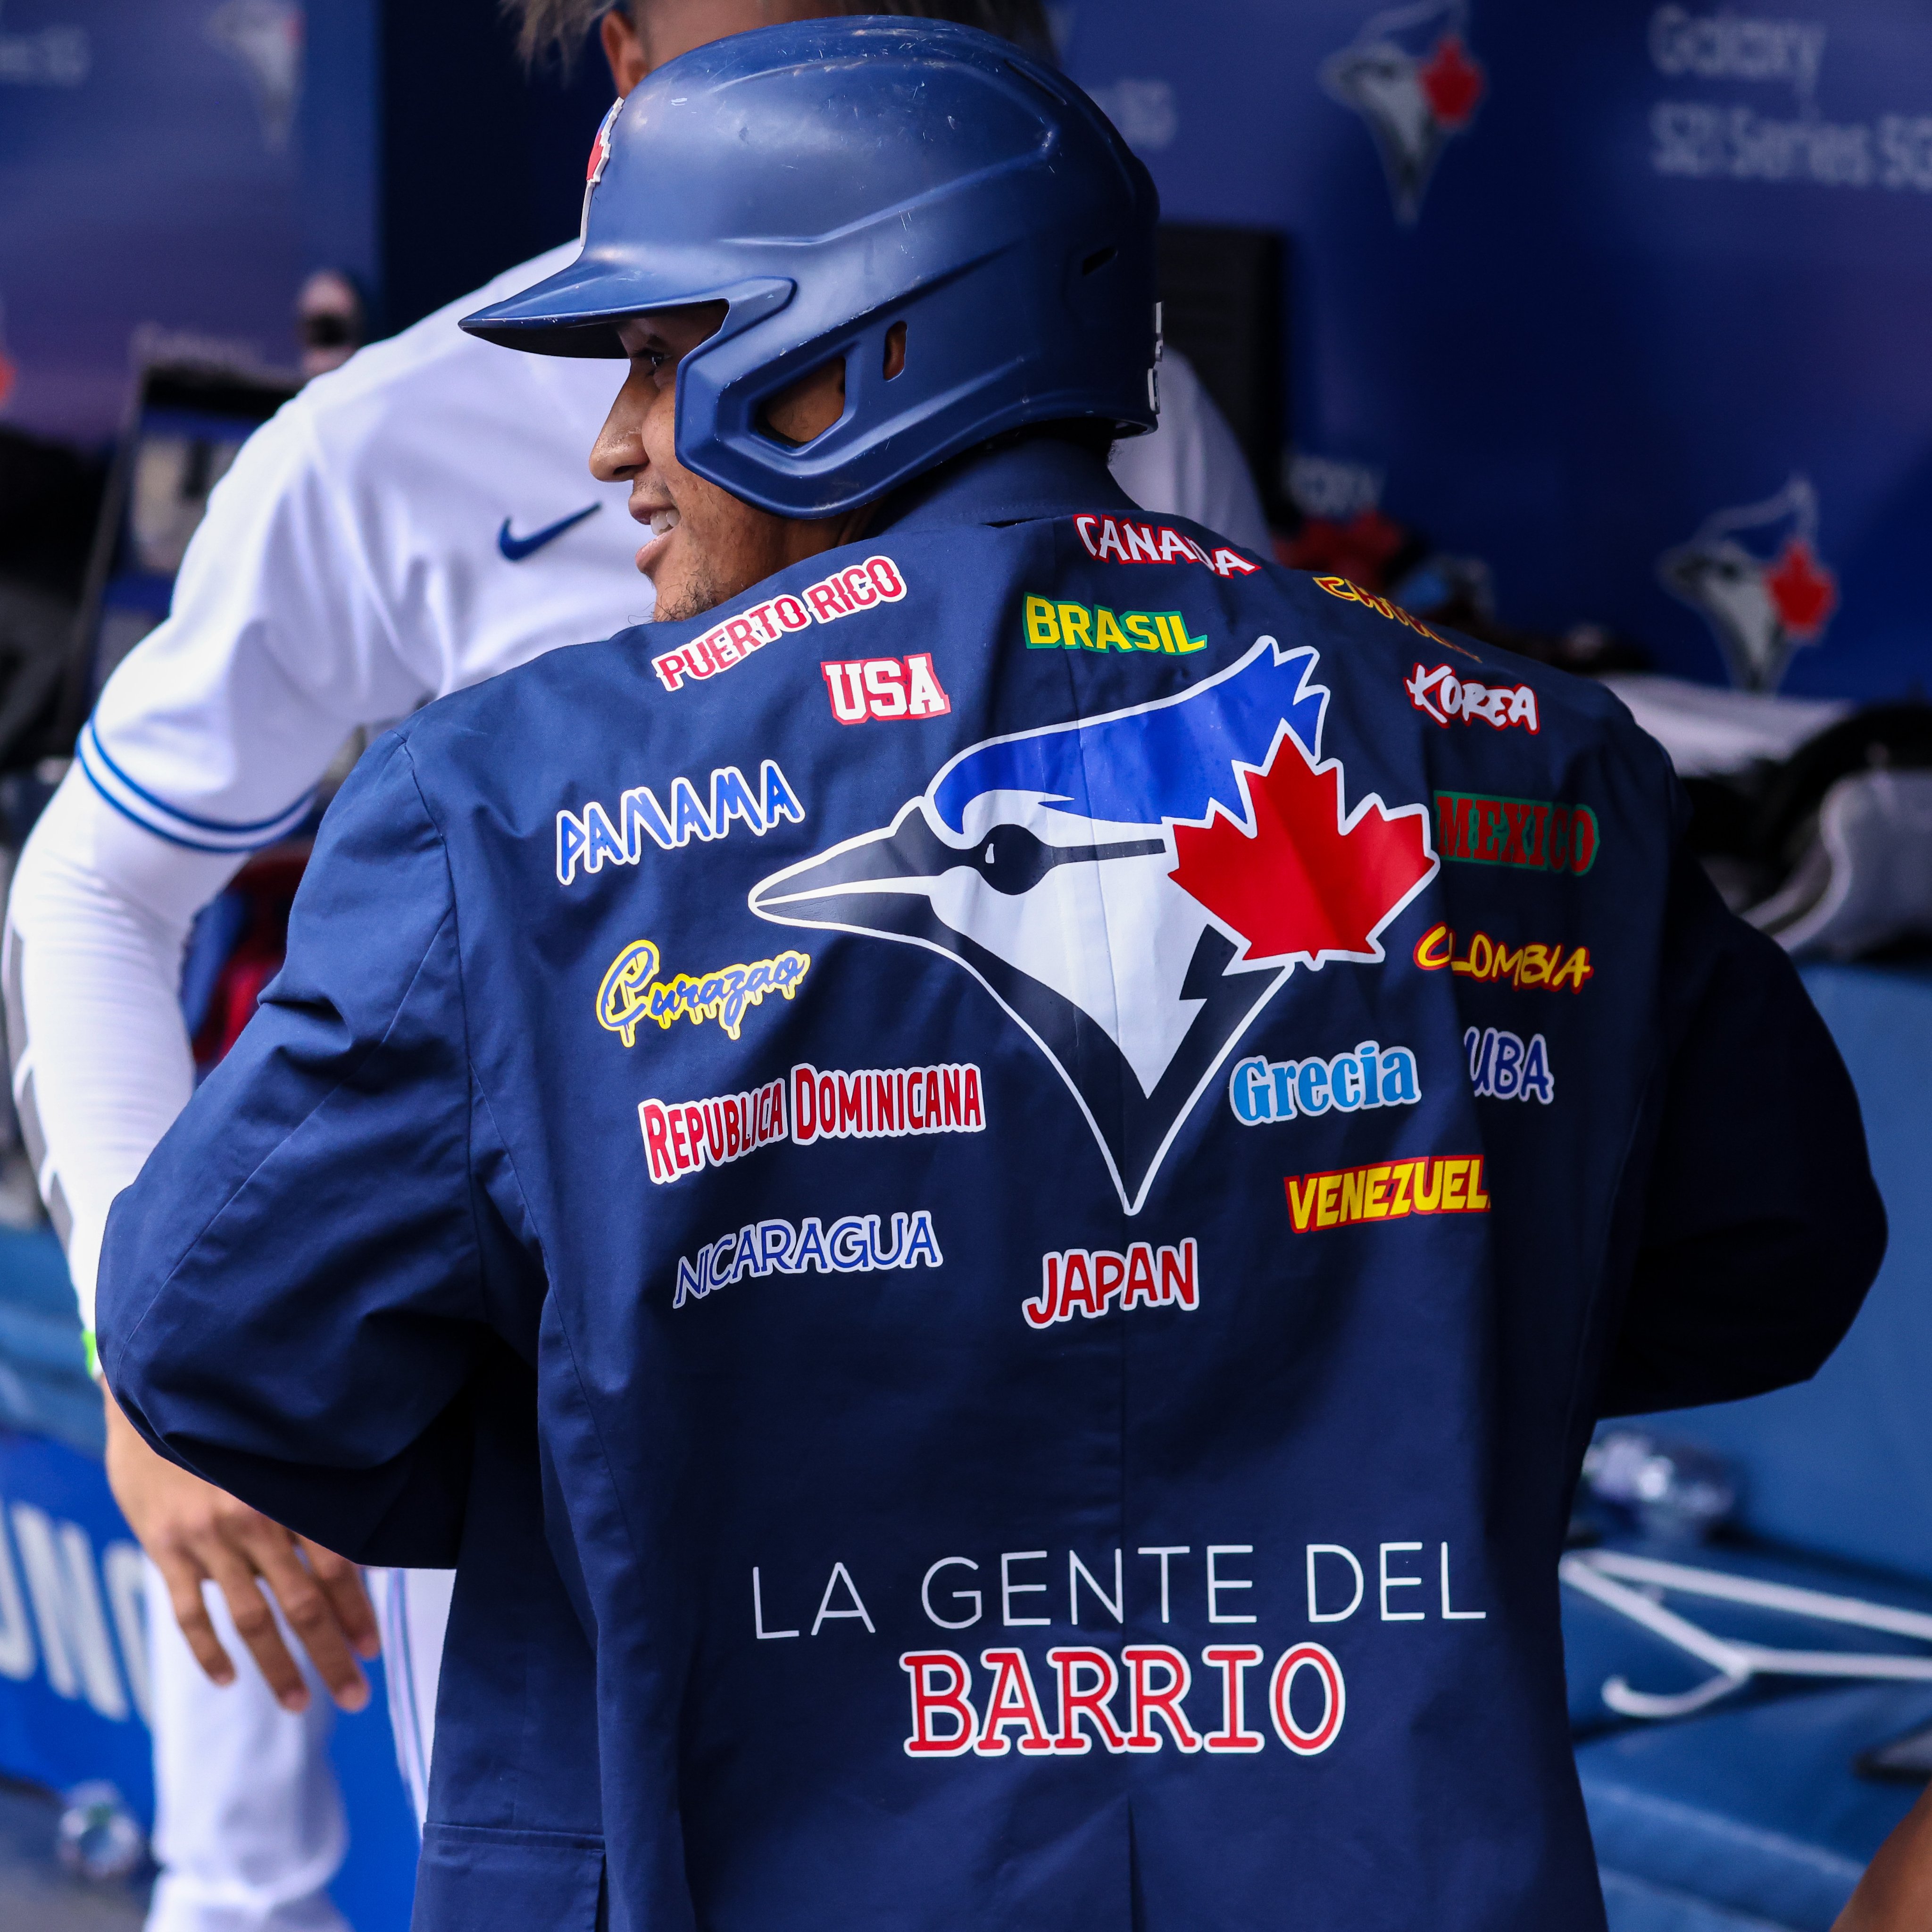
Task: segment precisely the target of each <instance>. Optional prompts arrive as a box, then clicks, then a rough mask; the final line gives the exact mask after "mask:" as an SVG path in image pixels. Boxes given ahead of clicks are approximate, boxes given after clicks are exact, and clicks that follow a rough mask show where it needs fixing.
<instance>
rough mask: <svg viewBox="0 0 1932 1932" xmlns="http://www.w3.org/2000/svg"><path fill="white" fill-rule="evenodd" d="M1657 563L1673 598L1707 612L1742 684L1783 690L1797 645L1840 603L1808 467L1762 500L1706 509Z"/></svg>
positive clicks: (1818, 631)
mask: <svg viewBox="0 0 1932 1932" xmlns="http://www.w3.org/2000/svg"><path fill="white" fill-rule="evenodd" d="M1747 535H1748V536H1750V537H1751V538H1752V539H1753V542H1752V544H1751V546H1750V547H1747V546H1746V545H1745V544H1744V543H1743V542H1742V541H1740V538H1743V537H1745V536H1747ZM1657 568H1658V576H1659V577H1661V578H1662V580H1663V582H1664V588H1665V589H1667V590H1668V591H1669V592H1670V594H1671V595H1673V597H1679V598H1682V599H1683V601H1685V603H1686V604H1689V605H1690V606H1691V608H1692V609H1693V610H1697V611H1700V612H1701V613H1703V617H1704V620H1705V622H1706V623H1708V624H1709V625H1710V627H1711V630H1712V634H1713V635H1714V636H1715V637H1716V639H1717V640H1718V649H1720V650H1721V651H1722V652H1723V653H1724V664H1725V667H1726V669H1727V670H1729V671H1730V674H1731V682H1732V683H1733V684H1734V685H1736V686H1737V687H1738V688H1739V689H1740V690H1742V691H1775V690H1776V689H1777V688H1778V685H1780V684H1781V682H1783V681H1784V673H1785V672H1786V670H1787V669H1788V668H1789V667H1790V663H1791V657H1792V653H1793V652H1794V651H1796V649H1798V648H1799V646H1801V645H1803V644H1815V643H1817V642H1818V641H1819V640H1820V638H1821V637H1823V635H1824V634H1825V626H1826V624H1827V623H1829V622H1830V620H1831V616H1832V611H1833V610H1834V609H1835V607H1836V606H1837V604H1838V578H1837V577H1835V575H1833V574H1832V571H1830V569H1829V568H1827V567H1826V565H1825V564H1823V562H1820V559H1819V556H1818V496H1817V491H1815V490H1814V489H1813V488H1812V487H1811V483H1810V481H1808V479H1807V478H1805V477H1802V476H1793V478H1790V481H1787V483H1786V484H1785V486H1784V488H1783V489H1782V490H1779V492H1778V494H1777V495H1776V496H1772V497H1768V498H1767V499H1766V500H1765V501H1764V502H1762V503H1747V504H1745V505H1743V506H1742V508H1738V509H1733V510H1720V511H1718V512H1717V514H1715V516H1711V517H1706V519H1705V520H1704V524H1703V528H1702V529H1700V530H1699V531H1698V532H1697V535H1695V536H1694V537H1693V538H1691V541H1689V542H1688V543H1687V544H1679V545H1678V546H1677V547H1676V548H1675V549H1673V550H1666V551H1665V552H1664V555H1663V556H1661V558H1659V559H1658V566H1657Z"/></svg>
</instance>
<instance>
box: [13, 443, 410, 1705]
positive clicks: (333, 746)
mask: <svg viewBox="0 0 1932 1932" xmlns="http://www.w3.org/2000/svg"><path fill="white" fill-rule="evenodd" d="M336 480H337V479H335V478H332V477H331V476H329V475H328V474H327V473H326V465H325V463H324V461H323V458H322V455H321V453H320V450H319V449H318V448H317V446H316V444H315V443H314V436H313V431H312V426H311V425H310V424H309V422H308V419H307V418H306V416H305V415H304V414H303V413H302V410H301V408H300V407H299V405H298V406H296V407H292V408H291V409H290V410H284V412H283V413H282V414H281V416H278V417H277V418H276V419H275V421H274V422H272V423H271V424H269V425H267V426H266V428H263V429H262V430H260V431H258V432H257V434H256V435H255V436H254V437H251V439H250V440H249V442H248V445H247V446H246V447H245V449H243V451H242V454H241V455H240V457H239V459H238V460H237V461H236V464H235V466H234V467H233V469H231V471H230V472H229V475H227V476H226V478H223V481H222V482H221V483H220V485H218V486H217V488H216V490H215V491H214V494H213V496H212V498H211V500H210V502H209V505H208V514H207V516H206V517H205V519H204V520H203V522H202V526H201V528H200V529H199V531H198V532H196V536H195V538H194V541H193V543H192V544H190V546H189V549H188V553H187V557H186V559H184V562H183V565H182V568H181V575H180V578H179V580H178V583H177V585H176V588H175V597H174V602H173V608H172V613H171V614H170V616H169V619H168V620H167V622H166V623H164V624H163V625H162V626H161V627H160V629H158V630H157V631H155V632H154V633H153V634H151V636H150V637H148V638H147V639H145V640H144V641H143V642H142V644H141V645H140V646H138V647H137V648H136V650H135V651H134V652H133V654H132V655H130V657H129V658H127V661H126V662H125V663H124V664H122V665H121V667H120V669H119V670H118V671H117V672H116V673H115V676H113V679H111V680H110V682H109V684H108V686H107V689H106V691H104V692H103V694H102V697H101V703H100V704H99V706H98V708H97V710H96V712H95V716H94V717H93V718H92V719H91V720H90V721H89V726H88V728H87V730H86V732H85V733H83V738H82V742H81V745H80V757H79V758H78V760H77V763H76V764H75V766H74V768H73V769H72V770H71V772H69V774H68V777H67V778H66V780H65V781H64V782H63V784H62V787H61V788H60V790H59V791H58V793H56V794H55V798H54V799H53V801H52V803H51V804H50V805H49V807H48V808H47V810H46V811H45V812H44V813H43V814H42V816H41V818H40V822H39V823H38V825H37V826H36V827H35V829H34V833H33V835H32V837H31V838H30V839H29V840H28V844H27V847H26V850H25V851H24V853H23V854H22V857H21V861H20V867H19V868H18V871H17V874H16V878H15V882H14V887H13V893H12V896H11V898H10V901H9V903H8V907H7V932H6V939H5V968H4V983H5V995H6V1007H7V1033H8V1037H9V1045H10V1052H11V1058H12V1063H13V1084H14V1092H15V1095H16V1099H17V1104H18V1106H19V1111H20V1118H21V1122H22V1125H23V1130H24V1133H25V1137H26V1141H27V1144H28V1150H29V1152H30V1154H31V1157H32V1159H33V1161H34V1166H35V1169H36V1173H37V1179H38V1181H39V1184H40V1190H41V1193H42V1196H43V1199H45V1200H46V1202H47V1205H48V1208H49V1212H50V1213H51V1214H52V1217H53V1220H54V1223H55V1228H56V1229H57V1231H58V1233H59V1235H60V1236H61V1239H62V1244H63V1245H64V1246H65V1248H66V1250H67V1254H68V1268H69V1271H70V1272H71V1274H72V1276H73V1278H74V1286H75V1289H76V1292H77V1295H78V1296H79V1298H80V1304H81V1314H82V1320H83V1325H85V1326H86V1327H87V1328H89V1330H90V1331H91V1329H92V1322H93V1304H94V1278H95V1262H96V1258H97V1256H98V1252H99V1249H100V1244H101V1230H102V1229H103V1227H104V1225H105V1223H106V1220H107V1211H108V1208H109V1206H110V1203H111V1202H113V1199H114V1197H115V1195H116V1194H117V1193H118V1192H119V1191H120V1190H121V1188H122V1187H125V1186H126V1185H127V1183H128V1182H129V1181H131V1180H132V1179H133V1177H134V1175H136V1173H137V1172H139V1169H140V1166H141V1163H142V1161H143V1160H145V1158H146V1157H147V1156H148V1154H149V1153H150V1152H151V1151H152V1149H153V1148H154V1145H155V1143H156V1142H157V1141H158V1140H159V1139H160V1137H161V1136H162V1134H163V1133H164V1132H165V1131H166V1129H167V1127H168V1125H169V1123H170V1122H171V1121H172V1120H173V1118H175V1115H176V1114H177V1113H178V1112H179V1111H180V1109H181V1106H182V1105H183V1104H184V1103H185V1101H186V1100H187V1097H188V1095H189V1094H190V1091H192V1088H193V1065H192V1061H191V1058H190V1051H189V1046H188V1042H187V1034H186V1030H185V1028H184V1025H183V1022H182V1019H181V1011H180V1006H179V987H180V979H181V954H182V949H183V947H184V942H185V940H186V938H187V932H188V929H189V926H190V923H191V922H192V920H193V916H194V915H195V913H196V912H197V911H199V910H200V908H201V907H202V906H203V905H205V904H206V903H207V902H208V900H209V899H210V898H212V897H213V896H214V894H215V893H217V892H219V891H220V889H221V887H222V886H223V884H225V883H226V881H227V880H228V878H229V876H230V875H231V874H233V871H235V869H236V868H237V867H238V866H239V865H240V864H241V863H242V861H243V859H245V857H246V856H247V855H248V853H249V852H250V851H251V850H254V849H255V848H256V847H259V846H260V845H261V844H264V843H266V842H269V841H272V840H273V839H275V838H277V837H278V836H281V835H284V834H285V833H286V832H289V831H290V830H293V829H294V828H295V827H296V826H297V825H299V823H300V822H301V820H302V817H303V815H304V814H305V812H306V811H308V808H309V802H310V799H311V795H312V793H313V790H314V784H315V782H316V781H317V778H319V777H320V775H321V773H322V772H323V769H324V768H325V767H326V765H327V764H328V763H329V760H330V759H331V757H332V756H333V755H334V754H335V751H336V750H337V748H338V746H339V745H341V742H342V741H343V739H344V736H345V735H346V733H347V730H348V729H349V727H350V725H351V724H353V723H354V722H356V721H362V720H364V719H367V718H372V717H380V716H384V715H399V714H400V713H401V712H404V711H406V710H407V709H410V706H412V705H413V703H415V702H416V700H417V699H418V698H419V697H420V696H421V695H422V693H421V691H419V689H417V688H416V685H415V683H414V682H413V679H412V677H411V676H410V673H409V671H408V669H407V667H406V666H404V665H403V664H401V660H400V657H399V655H398V653H397V652H395V649H394V648H393V645H392V640H391V639H390V638H389V635H388V632H387V630H386V624H385V620H384V619H383V613H382V612H381V611H380V609H379V608H378V607H377V604H376V602H375V600H374V598H372V597H371V595H369V593H368V589H367V587H366V586H367V578H366V575H365V573H364V571H362V568H361V565H360V562H359V551H358V549H357V547H356V532H355V530H354V529H353V528H352V527H351V526H350V524H349V523H348V522H347V517H346V514H345V511H344V507H343V505H344V493H343V492H342V491H341V490H340V489H339V488H338V487H336ZM107 1450H108V1454H107V1467H108V1475H109V1479H110V1482H111V1483H112V1484H113V1488H114V1491H115V1496H116V1499H117V1500H118V1502H120V1504H121V1508H122V1510H123V1511H124V1513H125V1514H126V1515H127V1518H128V1520H129V1523H130V1526H132V1527H133V1530H134V1532H135V1535H136V1537H137V1538H139V1540H140V1541H141V1544H142V1547H143V1548H144V1549H145V1550H146V1551H147V1552H148V1555H149V1556H151V1557H152V1558H153V1559H154V1561H155V1562H156V1564H157V1565H158V1567H159V1568H160V1571H161V1573H162V1575H163V1577H164V1579H165V1580H166V1583H167V1585H168V1589H169V1596H170V1599H171V1601H172V1604H173V1606H174V1608H175V1612H176V1614H177V1616H178V1618H179V1619H180V1620H181V1623H182V1626H183V1628H184V1631H185V1633H186V1634H187V1638H188V1641H189V1643H190V1646H191V1647H192V1648H193V1651H194V1652H195V1655H196V1657H197V1658H199V1660H200V1661H201V1663H202V1667H204V1668H205V1670H208V1673H209V1674H210V1675H211V1676H213V1677H214V1678H215V1679H216V1681H217V1682H226V1681H227V1680H228V1679H229V1677H230V1676H232V1674H233V1662H232V1661H231V1660H230V1659H229V1658H228V1657H227V1655H226V1653H225V1652H223V1649H222V1647H221V1646H220V1643H218V1642H217V1640H216V1638H215V1636H214V1629H213V1626H212V1625H211V1622H210V1621H209V1619H208V1615H207V1612H206V1609H205V1605H204V1604H203V1601H202V1592H201V1585H202V1581H203V1580H204V1579H207V1578H214V1579H217V1580H220V1581H221V1582H222V1583H223V1586H224V1589H226V1594H227V1595H228V1598H229V1607H230V1609H231V1610H232V1611H233V1613H234V1616H235V1619H236V1624H237V1626H238V1628H239V1629H240V1630H241V1631H242V1633H243V1634H244V1636H245V1639H246V1640H247V1641H248V1643H249V1645H250V1647H251V1650H252V1651H253V1652H254V1655H255V1656H256V1658H257V1661H258V1662H259V1663H260V1665H261V1667H262V1668H263V1672H264V1673H265V1674H266V1676H267V1677H268V1678H269V1682H271V1684H272V1685H273V1686H274V1688H275V1690H276V1691H277V1693H278V1695H279V1696H281V1697H282V1698H283V1700H284V1702H285V1703H288V1704H290V1705H291V1706H300V1705H301V1704H302V1703H304V1702H305V1701H306V1699H307V1695H308V1693H307V1691H306V1690H305V1688H304V1686H303V1682H302V1674H301V1673H300V1671H299V1670H298V1669H297V1668H296V1666H295V1664H294V1663H293V1661H292V1659H291V1658H290V1657H289V1655H288V1654H287V1650H286V1649H285V1648H284V1645H283V1643H282V1640H281V1636H280V1635H279V1634H278V1631H277V1628H276V1625H275V1619H274V1618H273V1617H272V1616H271V1615H270V1614H269V1609H268V1606H267V1604H266V1602H265V1601H264V1599H263V1587H264V1586H266V1588H267V1589H269V1591H270V1592H272V1594H273V1595H274V1596H275V1598H277V1599H278V1601H279V1602H280V1604H281V1607H282V1609H283V1610H284V1613H285V1615H287V1616H288V1618H289V1619H290V1622H291V1624H292V1625H293V1627H294V1628H296V1631H298V1632H299V1634H302V1637H304V1639H305V1641H306V1642H307V1643H308V1647H309V1649H310V1650H311V1654H312V1655H314V1658H315V1660H316V1662H317V1665H318V1667H319V1668H320V1670H321V1672H322V1673H323V1679H324V1681H325V1682H326V1683H327V1684H328V1685H329V1688H330V1689H331V1690H332V1691H333V1692H334V1693H335V1694H336V1695H337V1696H338V1698H339V1699H341V1700H344V1701H346V1702H347V1703H350V1704H351V1705H354V1704H357V1703H360V1702H361V1701H362V1699H363V1697H365V1695H366V1687H365V1685H364V1683H363V1681H362V1675H361V1673H360V1672H359V1670H358V1669H357V1668H356V1664H355V1661H354V1658H353V1655H351V1652H352V1651H354V1650H360V1651H361V1652H363V1653H364V1654H365V1655H373V1653H374V1649H375V1647H376V1626H375V1619H374V1615H373V1613H371V1610H370V1607H369V1605H368V1600H367V1598H366V1597H365V1595H364V1592H363V1590H362V1583H361V1579H360V1577H359V1574H357V1572H356V1570H355V1568H354V1567H353V1565H349V1564H347V1563H346V1562H344V1561H343V1560H342V1559H341V1558H339V1557H336V1556H332V1555H330V1554H329V1553H328V1552H327V1551H326V1550H322V1549H320V1547H310V1546H307V1545H305V1544H302V1543H301V1542H300V1541H299V1540H297V1539H295V1538H291V1537H290V1535H289V1533H288V1532H287V1531H286V1530H284V1529H281V1528H280V1527H279V1526H278V1525H276V1524H275V1523H272V1522H270V1521H269V1520H266V1518H262V1517H259V1516H258V1515H257V1513H256V1512H254V1511H251V1510H248V1509H245V1508H242V1506H240V1505H236V1504H235V1503H234V1502H233V1501H232V1499H229V1498H226V1497H225V1496H222V1495H221V1494H220V1493H219V1492H217V1491H216V1490H213V1489H211V1487H209V1486H208V1484H205V1483H203V1482H202V1481H199V1479H198V1478H195V1477H193V1476H192V1475H189V1474H188V1473H187V1472H186V1471H185V1470H182V1469H178V1468H177V1467H175V1466H174V1465H172V1464H171V1463H166V1462H165V1461H163V1460H162V1459H161V1458H160V1457H157V1456H156V1455H155V1454H154V1452H153V1451H151V1450H150V1449H148V1448H147V1447H146V1446H145V1444H143V1443H142V1441H141V1440H140V1439H139V1436H136V1434H135V1433H134V1432H133V1430H131V1429H130V1427H128V1426H127V1424H126V1423H125V1422H124V1421H123V1419H122V1418H121V1417H120V1415H119V1414H118V1412H117V1411H116V1410H115V1409H114V1408H113V1405H112V1404H111V1403H110V1404H109V1405H108V1407H107Z"/></svg>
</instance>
